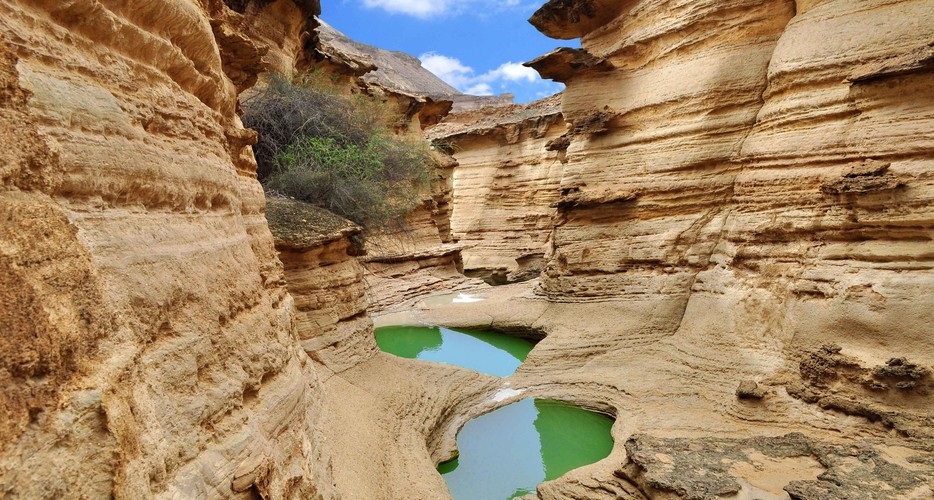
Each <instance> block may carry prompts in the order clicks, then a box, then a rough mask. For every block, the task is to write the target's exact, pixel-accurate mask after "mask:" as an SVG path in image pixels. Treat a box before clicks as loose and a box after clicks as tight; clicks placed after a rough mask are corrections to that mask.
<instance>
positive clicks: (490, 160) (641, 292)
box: [420, 0, 934, 498]
mask: <svg viewBox="0 0 934 500" xmlns="http://www.w3.org/2000/svg"><path fill="white" fill-rule="evenodd" d="M932 7H934V5H932V3H931V2H930V1H910V0H906V1H869V2H866V1H849V0H825V1H814V2H793V1H787V0H781V1H778V0H776V1H767V2H752V1H742V0H738V1H731V2H720V1H717V2H714V1H709V2H708V1H698V2H671V1H663V0H658V1H653V0H645V1H631V2H605V1H599V0H596V1H588V0H580V1H576V0H555V1H551V2H548V3H547V4H546V5H545V6H544V7H543V8H542V9H540V10H539V11H538V12H537V13H536V15H535V16H533V18H532V19H531V21H532V23H533V24H535V25H536V26H537V27H538V28H539V29H540V30H542V31H543V32H544V33H545V34H547V35H549V36H552V37H556V38H562V39H572V38H580V39H581V48H580V49H571V48H566V49H558V50H556V51H555V52H553V53H551V54H548V55H546V56H543V57H541V58H539V59H538V60H536V61H533V62H532V63H530V65H531V66H532V67H534V68H536V69H537V70H538V71H539V72H540V73H541V74H542V75H543V76H545V77H548V78H553V79H555V80H558V81H562V82H564V83H565V84H566V85H567V88H566V90H565V91H564V93H563V95H562V97H561V99H562V103H561V114H562V117H563V120H564V122H566V133H564V135H563V136H560V137H554V138H553V139H551V140H549V141H548V142H545V141H543V140H541V138H528V139H524V140H522V141H518V142H517V143H516V144H514V145H512V146H510V147H511V149H497V146H498V145H501V144H502V142H501V141H500V142H497V138H498V137H500V136H502V134H503V133H504V132H507V131H509V130H519V129H520V128H517V125H518V124H521V123H522V119H521V118H516V117H513V118H510V117H509V115H510V114H511V113H510V112H509V111H503V112H501V113H499V117H500V118H501V119H502V120H501V122H500V124H499V125H498V126H484V123H486V124H490V123H495V122H496V121H497V119H495V118H494V119H490V118H483V117H481V118H480V119H479V120H478V121H477V122H476V123H474V124H466V125H462V126H458V123H457V120H458V118H457V115H455V116H454V117H453V120H452V123H449V124H448V125H450V126H451V128H450V129H449V130H441V129H439V130H441V131H439V134H438V135H439V136H440V137H448V138H452V139H453V140H454V142H455V143H456V144H458V145H461V149H460V150H459V151H458V150H455V153H454V157H455V158H456V159H457V160H458V161H459V162H460V166H459V167H456V168H455V172H454V178H455V184H454V186H455V190H454V195H453V200H454V207H453V211H452V221H451V226H452V228H453V229H454V233H455V234H456V235H458V236H459V238H460V241H461V242H465V241H470V240H471V239H473V240H476V241H479V242H480V244H478V245H476V246H475V248H477V249H478V250H480V251H482V252H485V253H486V255H485V256H483V260H485V261H487V262H494V261H496V260H497V259H498V260H499V262H501V263H509V262H511V259H515V258H516V257H518V256H519V255H521V254H520V253H519V252H517V251H516V247H513V248H510V247H509V246H508V245H504V244H502V243H499V241H501V238H499V237H498V236H496V233H495V232H492V231H490V230H489V229H487V228H484V227H482V226H481V225H480V224H479V223H478V221H476V220H474V219H472V215H468V214H472V213H476V212H478V211H479V210H486V211H487V213H495V211H496V210H499V209H503V212H504V213H505V212H506V210H505V209H504V207H507V206H514V205H518V204H520V203H522V202H518V201H517V200H523V201H524V203H525V204H527V205H523V206H528V207H529V211H530V212H533V213H534V212H535V211H536V210H539V209H541V210H543V207H544V205H543V204H540V203H539V202H537V201H535V199H538V198H536V197H534V196H533V195H531V194H529V193H528V192H526V189H529V187H528V186H529V184H528V183H527V182H526V181H525V179H526V178H527V177H523V178H515V177H514V178H511V179H516V181H515V182H514V183H512V184H510V183H508V182H504V181H502V180H501V179H500V177H503V176H505V175H507V172H513V171H522V169H528V171H529V172H533V173H532V174H531V175H534V176H538V177H539V178H540V179H542V180H541V181H538V183H537V185H541V186H554V187H552V188H545V190H546V191H547V190H548V189H551V191H550V194H548V195H546V196H553V197H554V199H553V201H549V206H552V207H553V210H554V212H553V215H554V219H553V222H552V223H551V230H550V234H548V235H547V236H545V237H544V238H542V237H541V236H540V234H541V233H540V232H538V230H536V229H533V228H531V227H529V226H526V225H525V221H524V220H522V219H519V218H518V217H519V216H520V215H521V214H520V213H516V211H515V209H513V210H512V211H510V212H508V213H510V215H511V216H513V217H516V218H515V219H513V220H509V219H508V218H501V219H500V221H501V222H500V224H499V225H498V226H497V229H498V230H499V232H501V233H502V234H509V235H510V237H511V238H516V236H517V235H519V234H521V235H522V236H521V237H522V238H528V239H529V240H533V241H534V240H535V239H536V238H538V239H539V241H544V242H545V243H546V251H545V255H544V259H545V260H546V264H545V266H544V270H543V273H542V276H541V279H540V281H539V283H538V285H537V288H536V289H535V293H536V294H537V295H538V296H539V297H545V298H547V301H544V302H542V301H541V300H540V298H536V297H535V296H534V295H533V294H530V293H528V292H527V291H524V289H523V288H517V286H516V285H510V286H508V287H502V289H495V290H494V291H491V292H489V295H490V296H491V297H501V298H502V300H505V301H507V302H508V303H509V305H508V306H506V307H502V308H498V307H496V306H494V305H492V304H490V303H487V304H481V305H472V304H471V305H463V306H457V307H449V308H441V309H439V310H438V311H431V312H428V313H426V314H423V315H422V316H420V318H421V319H422V320H425V321H431V320H434V321H445V322H446V323H447V324H450V325H454V324H463V325H477V324H481V321H482V323H483V324H489V325H492V326H493V327H495V328H501V329H505V330H509V329H511V328H523V327H525V328H528V327H532V328H533V329H540V330H542V331H545V332H546V333H547V334H548V336H547V337H546V338H545V339H544V340H543V341H542V342H541V343H540V344H538V346H537V347H536V348H535V350H533V352H532V353H531V354H530V356H529V359H528V360H527V361H526V363H525V364H524V365H523V366H522V367H521V368H520V370H519V371H518V372H517V374H516V375H515V376H514V377H511V379H510V383H511V384H512V385H511V387H525V388H527V390H528V391H529V393H531V394H546V395H551V396H552V397H560V398H565V399H568V400H571V401H576V402H578V403H581V404H585V405H587V406H591V407H594V408H603V409H607V408H609V410H607V411H610V412H612V413H614V414H615V415H616V417H617V424H616V426H615V427H614V437H615V438H616V440H617V448H616V449H614V453H613V454H612V455H611V457H610V458H609V459H607V460H605V461H603V462H601V463H600V464H595V465H594V466H593V467H590V468H583V469H581V470H578V471H574V472H572V473H570V474H568V476H567V477H565V478H562V480H559V481H555V482H553V483H545V484H543V485H542V486H540V487H539V491H538V494H539V496H540V497H542V498H567V497H574V498H619V497H624V498H630V497H632V498H641V497H655V496H661V497H668V496H671V497H684V496H687V497H697V498H703V497H706V496H708V495H718V494H722V495H729V494H739V495H740V496H741V497H742V496H743V495H745V497H755V496H756V495H759V494H762V495H777V496H783V495H791V496H792V497H793V498H877V497H892V498H925V497H926V496H929V495H930V494H931V491H932V488H934V484H932V480H931V478H932V477H934V473H932V470H931V468H930V467H927V466H924V465H920V464H929V463H930V456H931V453H932V452H934V450H932V449H931V447H930V442H931V433H930V425H931V423H932V414H934V406H932V404H931V401H930V398H929V394H930V391H931V387H932V379H931V368H930V367H931V366H932V365H934V347H932V345H931V342H930V334H929V330H930V325H931V324H932V319H934V318H932V312H931V311H932V306H934V304H932V299H931V297H932V294H931V292H932V287H934V267H932V254H931V250H932V249H934V243H932V237H934V224H932V220H934V219H932V217H931V207H932V206H934V204H932V185H931V182H932V173H931V172H932V171H934V170H932V167H934V141H932V136H931V133H930V131H931V130H934V106H932V104H934V103H932V100H934V52H932V50H934V49H932V48H934V29H932V26H934V23H932V22H931V20H932V16H934V8H932ZM491 114H492V115H494V116H495V115H496V112H491ZM444 126H446V124H445V123H444V122H442V124H441V125H439V127H444ZM484 128H485V132H481V134H480V135H481V137H479V138H472V137H468V135H467V134H466V133H465V134H461V132H463V131H468V133H469V131H470V130H478V131H479V130H483V129H484ZM551 133H554V132H549V134H551ZM432 134H434V133H433V132H432ZM458 134H461V135H458ZM525 147H528V148H529V149H528V154H526V155H525V156H524V157H520V158H522V159H521V160H519V161H518V162H517V164H516V165H512V164H511V162H510V161H509V158H510V157H511V156H510V155H512V157H515V153H514V151H522V150H523V148H525ZM549 150H551V151H549ZM549 154H552V155H554V158H555V159H556V160H557V161H558V162H562V164H561V166H560V168H555V169H553V170H549V169H550V168H551V167H546V166H543V165H541V164H540V163H541V161H540V160H538V159H537V158H549V159H550V157H549V156H547V155H549ZM536 165H537V166H536ZM458 169H463V170H462V171H461V172H458ZM457 179H464V180H467V179H469V184H467V183H465V184H460V185H461V186H467V187H468V189H467V190H465V191H462V192H460V193H459V192H458V189H457V188H458V185H459V184H458V183H457ZM533 192H534V190H533ZM489 193H501V194H499V195H494V196H490V195H489ZM524 196H528V197H527V198H524ZM464 207H473V208H470V209H469V210H466V209H462V208H464ZM542 213H544V212H542ZM459 216H463V217H464V218H463V219H461V218H459ZM546 227H547V225H546ZM546 231H547V229H546ZM471 251H472V250H471V248H470V246H468V247H467V248H465V251H464V254H465V268H466V269H468V270H469V269H471V268H472V267H473V266H474V265H476V267H477V268H483V267H485V266H487V264H474V262H480V260H479V259H480V256H479V255H476V256H472V255H471ZM474 259H477V260H474ZM503 265H505V264H497V265H496V267H499V266H503ZM490 267H494V266H490ZM789 432H792V433H791V434H789ZM780 448H781V451H779V449H780ZM741 449H745V450H746V451H745V452H742V453H738V451H739V450H741ZM857 449H860V450H862V451H860V452H857V451H856V450H857ZM751 450H754V451H751ZM747 453H752V454H751V455H749V454H747ZM860 453H863V455H860ZM903 453H904V454H903ZM756 456H758V457H759V458H756ZM766 457H767V458H766ZM900 457H909V459H908V461H903V460H902V458H900ZM724 464H725V465H724ZM747 466H751V467H752V469H748V470H747V469H746V467H747ZM769 478H772V479H769ZM776 478H782V479H780V480H777V481H773V479H776Z"/></svg>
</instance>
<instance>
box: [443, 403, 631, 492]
mask: <svg viewBox="0 0 934 500" xmlns="http://www.w3.org/2000/svg"><path fill="white" fill-rule="evenodd" d="M612 426H613V420H612V419H611V418H610V417H607V416H606V415H602V414H599V413H594V412H591V411H587V410H584V409H581V408H578V407H576V406H572V405H569V404H565V403H561V402H557V401H550V400H544V399H524V400H522V401H519V402H517V403H513V404H511V405H508V406H505V407H503V408H500V409H498V410H496V411H493V412H491V413H487V414H486V415H482V416H480V417H477V418H475V419H473V420H471V421H470V422H467V424H466V425H464V427H463V429H461V431H460V432H459V433H458V434H457V448H458V451H459V452H460V456H459V457H458V458H457V459H455V460H452V461H450V462H445V463H443V464H441V465H440V466H438V471H439V472H441V474H442V475H443V476H444V479H445V481H447V484H448V488H449V489H450V490H451V495H452V496H453V497H454V498H455V499H456V500H500V499H507V498H515V497H517V496H522V495H526V494H529V493H533V492H534V491H535V487H536V486H537V485H538V484H539V483H541V482H542V481H547V480H551V479H556V478H558V477H560V476H561V475H563V474H564V473H566V472H568V471H570V470H571V469H575V468H577V467H580V466H583V465H587V464H591V463H594V462H597V461H599V460H602V459H603V458H605V457H606V456H607V455H609V454H610V451H611V450H612V449H613V439H612V437H611V436H610V428H611V427H612Z"/></svg>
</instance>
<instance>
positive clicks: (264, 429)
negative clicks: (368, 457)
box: [0, 0, 333, 498]
mask: <svg viewBox="0 0 934 500" xmlns="http://www.w3.org/2000/svg"><path fill="white" fill-rule="evenodd" d="M241 3H243V2H241ZM275 3H276V4H282V3H284V2H281V1H280V2H275ZM293 7H295V6H294V5H293ZM305 7H306V8H307V7H308V4H306V5H305ZM312 7H316V6H312ZM297 10H298V9H297ZM306 18H307V16H306ZM245 22H246V21H245V20H244V18H243V17H242V16H241V15H240V14H238V13H236V12H235V11H233V10H230V9H228V7H227V6H226V5H225V4H224V3H223V2H220V1H202V2H191V1H181V0H146V1H115V0H114V1H109V0H97V1H92V0H76V1H71V2H60V1H58V0H38V1H36V0H30V1H17V0H4V1H2V2H0V56H2V57H0V107H2V113H0V134H2V137H3V139H4V143H5V144H6V146H5V147H4V151H3V153H0V155H2V158H3V162H2V164H0V184H2V189H3V191H2V192H0V214H2V215H0V218H2V219H3V223H2V224H0V283H2V286H0V290H2V291H0V304H2V306H0V311H2V312H0V321H2V324H3V325H4V326H3V329H4V334H3V336H2V337H3V338H2V340H0V350H2V352H3V354H2V356H0V381H2V385H3V391H2V395H0V411H2V414H3V418H0V438H2V444H0V489H2V490H3V491H4V492H6V493H7V494H12V495H13V496H18V497H22V498H64V497H72V498H77V497H88V498H100V497H109V496H116V497H120V498H152V497H154V496H166V497H172V496H174V497H180V498H194V497H237V496H243V497H248V496H255V495H257V494H259V495H262V496H264V497H267V498H268V497H283V496H298V497H304V498H310V497H311V498H313V497H316V496H331V494H332V493H333V487H332V480H331V475H330V471H329V468H328V458H327V456H325V455H324V454H323V451H322V447H321V446H320V442H321V439H320V435H319V431H318V430H317V429H316V426H317V422H318V415H319V413H320V409H319V406H320V404H319V402H318V399H319V393H320V389H319V382H318V379H317V377H316V374H315V372H314V371H313V370H312V368H311V366H312V364H311V362H310V360H309V359H308V358H307V356H306V355H305V353H304V352H303V351H302V349H301V347H300V344H299V343H298V342H297V339H296V336H295V329H294V326H293V317H292V313H291V310H292V299H291V297H290V296H289V295H288V294H287V292H286V289H285V286H284V284H283V279H282V266H281V264H280V263H279V261H278V260H277V258H276V253H275V250H274V248H273V244H272V238H271V236H270V232H269V229H268V228H267V225H266V220H265V218H264V215H263V211H264V200H263V193H262V190H261V189H260V186H259V184H258V183H257V182H256V179H255V174H254V172H255V164H254V162H253V159H252V153H251V152H250V149H249V147H248V146H249V144H251V142H252V141H253V140H255V135H254V134H253V133H251V132H250V131H247V130H244V129H243V127H242V126H241V125H240V120H239V118H238V117H237V115H236V112H235V110H236V107H237V92H238V91H239V90H242V89H243V88H245V87H246V86H248V85H250V82H251V80H252V79H253V78H254V77H255V73H256V69H257V68H260V67H261V66H262V62H261V60H260V57H261V56H262V54H263V52H264V49H263V48H262V47H261V46H260V45H258V44H255V43H253V42H252V41H251V40H250V38H249V37H248V36H247V35H246V34H245V31H243V28H244V24H243V23H245Z"/></svg>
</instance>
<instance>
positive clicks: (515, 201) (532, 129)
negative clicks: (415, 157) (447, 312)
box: [428, 97, 566, 284]
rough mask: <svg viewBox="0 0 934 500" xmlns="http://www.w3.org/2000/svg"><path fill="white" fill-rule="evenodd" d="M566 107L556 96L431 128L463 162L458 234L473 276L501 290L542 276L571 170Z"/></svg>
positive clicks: (457, 172) (456, 174)
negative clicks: (565, 144)
mask: <svg viewBox="0 0 934 500" xmlns="http://www.w3.org/2000/svg"><path fill="white" fill-rule="evenodd" d="M559 104H560V98H559V97H551V98H549V99H546V100H543V101H538V102H535V103H531V104H527V105H513V106H505V107H487V108H482V109H480V110H476V111H468V112H461V113H455V114H452V115H449V116H448V117H446V118H445V119H444V121H443V122H442V123H440V124H438V125H436V126H434V127H432V128H430V129H429V130H428V136H429V137H430V138H431V139H432V140H433V141H434V142H435V144H438V145H439V147H444V148H448V150H449V151H451V152H452V153H453V154H454V157H455V158H456V159H457V165H456V166H455V167H454V168H453V171H452V174H451V175H452V191H453V192H452V213H451V235H452V237H453V238H454V239H455V240H457V242H458V243H459V244H461V245H463V247H464V250H463V259H464V271H465V272H466V273H467V274H468V275H470V276H477V277H481V278H484V279H485V280H487V281H488V282H490V283H497V284H501V283H505V282H512V281H522V280H527V279H530V278H534V277H536V276H537V275H538V273H539V272H541V269H542V266H543V264H544V254H545V250H546V242H547V240H548V236H549V234H550V233H551V228H552V221H553V218H554V214H555V206H556V205H555V204H556V203H557V201H558V199H559V196H560V192H559V183H560V179H561V177H562V172H563V168H564V163H563V160H564V151H563V150H562V149H561V146H560V144H559V143H560V138H561V136H562V135H563V134H564V133H565V131H566V127H565V123H564V119H563V118H562V116H561V112H560V109H559V107H560V106H559ZM556 144H558V145H557V146H556Z"/></svg>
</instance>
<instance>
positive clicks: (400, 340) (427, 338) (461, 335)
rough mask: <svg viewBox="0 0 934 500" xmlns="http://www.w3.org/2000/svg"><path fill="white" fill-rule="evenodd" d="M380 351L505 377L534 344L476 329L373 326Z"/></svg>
mask: <svg viewBox="0 0 934 500" xmlns="http://www.w3.org/2000/svg"><path fill="white" fill-rule="evenodd" d="M376 343H377V344H378V345H379V348H380V350H382V351H385V352H388V353H392V354H395V355H396V356H402V357H404V358H413V359H424V360H426V361H436V362H438V363H448V364H451V365H457V366H462V367H464V368H470V369H471V370H476V371H478V372H480V373H486V374H488V375H495V376H497V377H505V376H507V375H511V374H512V373H513V372H515V371H516V368H518V367H519V365H520V364H522V361H524V360H525V357H526V356H527V355H528V354H529V351H531V350H532V347H534V346H535V343H534V342H532V341H531V340H527V339H522V338H516V337H510V336H508V335H503V334H500V333H493V332H483V331H478V330H469V329H458V330H453V329H450V328H443V327H437V326H435V327H427V326H385V327H381V328H377V329H376Z"/></svg>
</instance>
